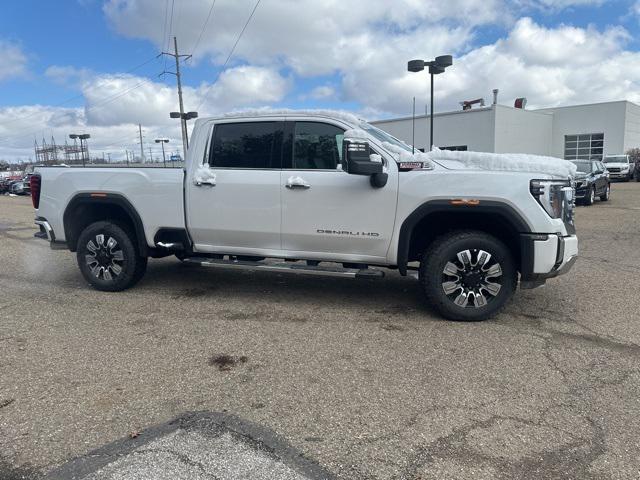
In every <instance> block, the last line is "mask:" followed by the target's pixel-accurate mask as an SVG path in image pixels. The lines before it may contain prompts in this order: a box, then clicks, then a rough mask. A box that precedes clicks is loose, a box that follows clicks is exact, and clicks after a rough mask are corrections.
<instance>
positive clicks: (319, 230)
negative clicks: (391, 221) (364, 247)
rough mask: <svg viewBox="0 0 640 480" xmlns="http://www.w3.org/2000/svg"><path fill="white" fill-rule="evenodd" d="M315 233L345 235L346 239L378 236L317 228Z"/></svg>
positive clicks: (377, 235)
mask: <svg viewBox="0 0 640 480" xmlns="http://www.w3.org/2000/svg"><path fill="white" fill-rule="evenodd" d="M316 232H317V233H321V234H324V235H345V236H348V237H365V238H367V237H379V236H380V234H379V233H376V232H352V231H350V230H325V229H324V228H319V229H317V230H316Z"/></svg>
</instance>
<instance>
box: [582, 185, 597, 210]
mask: <svg viewBox="0 0 640 480" xmlns="http://www.w3.org/2000/svg"><path fill="white" fill-rule="evenodd" d="M595 201H596V186H595V185H592V186H591V187H590V188H589V191H587V192H585V194H584V200H583V201H582V203H583V204H584V205H586V206H587V207H588V206H589V205H593V202H595Z"/></svg>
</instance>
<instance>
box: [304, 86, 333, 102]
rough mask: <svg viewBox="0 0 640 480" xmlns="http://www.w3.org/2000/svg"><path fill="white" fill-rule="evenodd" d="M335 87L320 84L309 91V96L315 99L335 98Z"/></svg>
mask: <svg viewBox="0 0 640 480" xmlns="http://www.w3.org/2000/svg"><path fill="white" fill-rule="evenodd" d="M335 96H336V89H335V88H334V87H332V86H331V85H320V86H319V87H316V88H314V89H313V90H311V92H310V93H309V97H310V98H313V99H315V100H326V99H330V98H335Z"/></svg>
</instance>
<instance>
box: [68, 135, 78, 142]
mask: <svg viewBox="0 0 640 480" xmlns="http://www.w3.org/2000/svg"><path fill="white" fill-rule="evenodd" d="M69 138H71V139H72V140H75V139H76V138H78V135H76V134H75V133H72V134H71V135H69Z"/></svg>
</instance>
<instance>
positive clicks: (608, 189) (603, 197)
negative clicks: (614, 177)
mask: <svg viewBox="0 0 640 480" xmlns="http://www.w3.org/2000/svg"><path fill="white" fill-rule="evenodd" d="M610 197H611V184H610V183H607V186H606V187H605V188H604V193H603V194H602V195H600V201H601V202H608V201H609V198H610Z"/></svg>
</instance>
